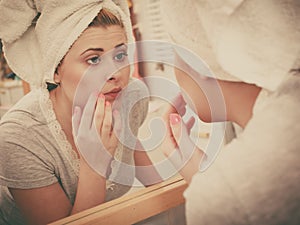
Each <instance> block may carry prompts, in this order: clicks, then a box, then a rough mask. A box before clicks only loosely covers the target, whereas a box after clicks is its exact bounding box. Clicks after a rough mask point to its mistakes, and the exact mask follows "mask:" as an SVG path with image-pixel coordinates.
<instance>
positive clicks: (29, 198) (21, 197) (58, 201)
mask: <svg viewBox="0 0 300 225" xmlns="http://www.w3.org/2000/svg"><path fill="white" fill-rule="evenodd" d="M93 97H94V98H96V96H93ZM94 100H95V99H89V102H90V103H94V104H95V101H94ZM89 102H88V103H87V105H88V104H89ZM88 108H91V109H93V110H92V111H91V112H89V111H88ZM94 109H95V107H87V108H86V109H85V110H84V111H83V115H82V116H81V112H78V111H77V113H78V114H76V112H75V114H74V116H73V120H74V121H73V122H74V128H75V137H76V138H77V141H78V143H77V144H79V146H81V147H82V146H83V147H85V148H81V149H80V150H81V151H79V152H80V153H81V157H80V171H79V177H78V183H77V192H76V198H75V202H74V205H72V204H71V203H70V200H69V199H68V197H67V195H66V194H65V192H64V190H63V188H62V187H61V185H60V184H59V183H58V182H57V183H54V184H52V185H49V186H46V187H40V188H33V189H13V188H10V191H11V193H12V196H13V198H14V200H15V201H16V204H17V206H18V207H19V208H20V210H21V212H22V214H23V216H24V217H25V219H26V221H27V222H28V223H29V224H47V223H49V222H53V221H55V220H58V219H61V218H64V217H66V216H69V215H71V214H75V213H77V212H80V211H82V210H85V209H88V208H91V207H93V206H96V205H99V204H101V203H103V202H104V198H105V191H106V178H105V176H102V175H100V174H101V171H95V168H91V166H90V164H91V163H90V162H89V161H86V160H85V158H84V157H82V154H83V155H85V156H88V155H86V154H89V153H90V152H93V151H94V150H95V151H94V152H95V153H97V154H99V152H100V153H103V152H102V151H101V149H99V147H102V146H103V145H104V147H105V149H108V150H109V151H111V152H110V153H111V154H112V153H113V152H114V150H115V147H116V146H117V139H116V137H115V136H113V135H112V134H111V133H112V132H111V129H110V128H111V121H112V118H111V117H112V112H111V106H110V104H106V105H105V99H98V101H97V107H96V111H95V116H94V117H91V116H90V115H94V113H93V111H94ZM91 118H92V119H94V118H95V123H91V122H89V123H88V121H86V120H90V119H91ZM86 124H89V125H91V124H92V125H94V124H95V125H96V126H95V127H96V129H93V128H95V127H94V126H91V127H89V126H88V127H86V126H85V125H86ZM95 132H96V133H95ZM98 135H100V136H101V138H104V137H105V138H107V139H106V141H104V142H103V145H102V143H100V144H99V142H95V141H99V138H98ZM79 137H80V138H79ZM87 146H89V148H87ZM94 148H95V149H94ZM105 151H106V150H105ZM91 158H93V157H86V159H88V160H89V159H91ZM97 162H98V161H97ZM101 163H106V164H105V166H107V165H109V163H110V162H101ZM100 168H101V169H102V168H104V167H103V166H101V167H100Z"/></svg>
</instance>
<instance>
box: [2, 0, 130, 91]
mask: <svg viewBox="0 0 300 225" xmlns="http://www.w3.org/2000/svg"><path fill="white" fill-rule="evenodd" d="M102 8H106V9H108V10H109V11H111V12H112V13H113V14H114V15H116V16H117V17H118V18H119V19H120V20H121V21H122V23H123V25H124V27H125V31H126V34H127V39H128V42H129V43H130V42H133V36H132V29H131V22H130V15H129V10H128V6H127V2H126V1H125V0H84V1H82V0H69V1H67V0H46V1H43V0H26V1H25V0H22V1H20V0H1V2H0V38H1V39H2V41H3V46H4V54H5V57H6V59H7V61H8V64H9V66H10V67H11V69H12V70H13V71H14V72H15V73H16V74H17V75H18V76H20V77H21V78H22V79H24V80H25V81H27V82H29V83H30V84H31V85H33V86H41V85H45V83H46V82H52V83H53V75H54V72H55V69H56V67H57V65H58V64H59V63H60V61H61V60H62V58H63V57H64V56H65V54H66V53H67V52H68V50H69V48H70V47H71V46H72V44H73V43H74V42H75V41H76V39H77V38H78V37H79V36H80V34H81V33H82V32H83V31H84V30H85V29H86V28H87V27H88V25H89V24H90V23H91V22H92V21H93V19H94V18H95V17H96V16H97V14H98V13H99V11H100V10H101V9H102Z"/></svg>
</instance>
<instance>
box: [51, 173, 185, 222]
mask: <svg viewBox="0 0 300 225" xmlns="http://www.w3.org/2000/svg"><path fill="white" fill-rule="evenodd" d="M186 188H187V183H186V182H185V181H184V180H183V178H182V177H180V176H176V177H173V178H171V179H169V180H167V181H164V182H161V183H159V184H155V185H153V186H150V187H147V188H144V189H142V190H138V191H136V192H133V193H131V194H128V195H125V196H122V197H120V198H117V199H114V200H112V201H109V202H106V203H103V204H101V205H99V206H96V207H93V208H91V209H87V210H85V211H82V212H80V213H77V214H74V215H72V216H69V217H66V218H64V219H61V220H58V221H56V222H53V223H51V224H50V225H61V224H68V225H75V224H80V225H88V224H89V225H91V224H95V225H96V224H97V225H101V224H103V225H104V224H105V225H106V224H114V225H124V224H134V223H137V222H139V221H142V220H145V219H147V218H149V217H151V216H154V215H157V214H159V213H161V212H164V211H166V210H168V209H171V208H173V207H176V206H178V205H181V204H183V203H184V201H185V200H184V197H183V192H184V190H185V189H186ZM145 209H146V210H145Z"/></svg>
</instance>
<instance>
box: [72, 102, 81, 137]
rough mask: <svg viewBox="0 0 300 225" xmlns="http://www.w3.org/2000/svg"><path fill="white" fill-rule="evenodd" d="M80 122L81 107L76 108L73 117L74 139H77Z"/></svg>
mask: <svg viewBox="0 0 300 225" xmlns="http://www.w3.org/2000/svg"><path fill="white" fill-rule="evenodd" d="M80 120H81V109H80V107H79V106H75V107H74V112H73V116H72V133H73V136H74V137H77V134H78V128H79V125H80Z"/></svg>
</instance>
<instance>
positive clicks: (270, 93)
mask: <svg viewBox="0 0 300 225" xmlns="http://www.w3.org/2000/svg"><path fill="white" fill-rule="evenodd" d="M164 3H165V4H166V6H167V5H168V1H166V2H164ZM172 3H173V2H172ZM175 4H176V6H175ZM226 4H227V5H226ZM170 5H171V4H170ZM171 7H173V9H174V8H175V7H178V8H177V9H178V10H179V11H180V13H181V17H179V18H178V20H181V22H183V24H182V27H184V28H187V29H189V30H188V31H187V32H182V31H180V30H179V29H178V27H176V26H174V27H176V29H173V30H172V28H171V26H168V28H170V30H169V33H170V35H171V36H172V39H173V40H176V42H177V43H180V44H184V45H185V46H186V47H191V46H192V48H190V49H193V51H195V52H196V53H197V55H198V56H200V57H201V58H202V59H204V60H205V61H206V62H207V63H208V65H209V66H210V68H211V69H212V71H213V72H214V73H215V74H216V77H210V78H203V77H202V76H201V75H203V74H201V71H200V69H199V68H201V65H200V66H199V65H197V64H192V63H191V61H192V60H190V58H188V57H186V56H185V55H183V54H182V52H180V51H177V53H178V56H177V60H178V62H177V66H179V68H180V70H179V69H175V75H176V79H177V81H178V83H179V85H180V87H181V89H182V91H183V92H184V93H186V96H189V98H190V99H191V100H192V101H191V102H193V103H194V106H195V107H194V108H193V109H194V111H195V113H196V114H197V115H198V116H199V118H200V119H201V120H203V121H206V122H218V121H232V122H233V123H235V124H237V125H239V126H240V127H241V128H242V132H241V133H238V135H237V138H235V139H234V140H232V141H231V142H230V143H228V144H226V145H225V146H224V147H222V149H221V151H220V153H219V154H218V156H217V157H216V159H215V160H214V161H213V162H210V163H211V166H210V167H209V168H208V169H207V170H206V171H205V172H199V166H200V169H201V165H202V164H203V163H206V162H207V161H206V160H207V158H205V156H206V155H204V152H203V151H202V150H201V149H199V148H197V147H196V146H195V145H194V144H192V142H191V141H189V136H188V128H185V124H184V123H183V122H182V119H181V116H180V115H178V114H177V113H171V114H170V115H169V125H170V127H171V128H170V130H171V133H170V138H169V141H168V145H169V147H168V148H165V149H168V151H165V154H166V155H167V156H170V154H171V153H173V152H174V151H173V150H174V149H175V148H176V150H177V151H175V152H179V153H180V155H183V156H185V154H186V152H188V153H190V154H189V155H188V156H189V157H191V158H190V159H189V158H185V159H186V160H183V161H181V162H180V161H179V163H181V165H177V166H181V167H180V168H181V170H180V172H181V174H182V175H183V177H184V178H185V179H186V180H187V182H188V183H189V187H188V188H187V190H186V191H185V193H184V196H185V199H186V218H187V223H188V224H191V225H193V224H239V225H240V224H299V221H300V204H299V202H300V194H299V189H300V185H299V182H298V180H299V178H300V166H299V165H300V158H299V146H300V141H299V138H298V136H299V133H300V126H299V122H298V119H299V117H300V102H299V96H300V92H299V90H300V89H299V87H300V75H299V69H298V68H299V66H300V65H299V62H300V60H299V59H300V58H299V50H300V49H299V41H298V40H299V38H300V36H299V34H300V33H299V28H300V26H299V21H300V20H299V11H300V5H299V2H298V1H285V0H281V1H276V2H275V1H264V2H262V1H256V0H244V1H235V2H234V3H233V2H232V1H231V2H225V3H224V4H222V5H220V4H219V1H209V2H208V1H201V2H198V1H197V3H196V1H185V2H184V3H182V2H176V3H174V4H172V5H171ZM184 7H185V8H184ZM188 8H189V9H190V10H186V11H184V9H188ZM165 9H166V11H167V12H166V13H165V15H166V16H169V17H168V21H172V23H174V21H175V24H178V23H179V21H177V20H176V19H177V17H178V16H177V15H178V14H177V12H178V11H173V12H171V10H170V11H168V9H169V7H166V8H165ZM191 9H198V10H194V11H193V10H191ZM168 12H169V13H168ZM171 14H172V16H173V17H172V16H171ZM195 20H196V21H197V22H199V23H196V22H195ZM275 24H276V25H275ZM193 26H197V28H198V29H191V28H192V27H193ZM282 34H284V35H282ZM190 37H195V38H193V40H191V38H190ZM202 38H203V40H202ZM206 38H207V39H206ZM195 40H196V41H195ZM207 43H209V44H207ZM187 59H189V60H187ZM226 74H227V75H231V76H232V78H231V79H228V77H229V76H227V80H225V79H224V78H225V77H226V76H225V75H226ZM234 78H235V79H234ZM214 87H217V89H218V90H221V92H220V93H221V95H220V97H221V98H223V99H224V101H223V103H222V104H223V106H224V107H225V110H224V109H223V108H220V107H219V106H220V102H217V101H211V99H212V100H213V99H214V98H210V97H211V95H210V94H211V89H212V88H214ZM220 93H219V94H220ZM217 95H218V93H216V94H215V95H212V96H213V97H215V96H217ZM187 102H188V99H187ZM222 104H221V105H222ZM218 107H219V108H218ZM215 109H218V110H217V111H216V110H215ZM220 111H221V112H223V113H221V114H219V112H220ZM224 112H226V113H224ZM213 135H214V133H213V132H212V133H211V136H213ZM186 143H190V145H187V144H186ZM193 150H194V151H193ZM203 150H204V149H203ZM207 150H208V151H209V149H207ZM209 153H210V152H208V155H209ZM171 160H172V158H171ZM173 163H178V161H173Z"/></svg>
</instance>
